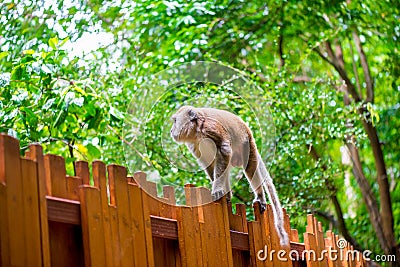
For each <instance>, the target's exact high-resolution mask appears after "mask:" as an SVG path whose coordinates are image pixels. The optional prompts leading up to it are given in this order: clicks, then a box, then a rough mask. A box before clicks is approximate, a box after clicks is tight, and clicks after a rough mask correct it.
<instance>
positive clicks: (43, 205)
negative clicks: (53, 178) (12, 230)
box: [28, 144, 51, 267]
mask: <svg viewBox="0 0 400 267" xmlns="http://www.w3.org/2000/svg"><path fill="white" fill-rule="evenodd" d="M28 158H29V159H32V160H34V161H36V164H37V178H38V183H37V184H38V200H39V213H40V230H41V238H40V239H41V245H42V263H43V266H44V267H49V266H50V263H51V262H50V240H49V222H48V220H47V200H46V195H47V194H48V188H50V180H47V179H46V175H45V168H44V158H43V149H42V147H41V146H40V145H35V144H34V145H30V146H29V153H28Z"/></svg>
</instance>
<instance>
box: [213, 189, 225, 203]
mask: <svg viewBox="0 0 400 267" xmlns="http://www.w3.org/2000/svg"><path fill="white" fill-rule="evenodd" d="M223 196H224V191H223V190H218V191H215V192H213V193H211V197H212V200H213V201H216V200H218V199H220V198H221V197H223Z"/></svg>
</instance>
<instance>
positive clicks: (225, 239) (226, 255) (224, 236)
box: [217, 196, 233, 267]
mask: <svg viewBox="0 0 400 267" xmlns="http://www.w3.org/2000/svg"><path fill="white" fill-rule="evenodd" d="M219 202H220V204H221V207H220V208H219V209H218V212H217V214H218V215H219V216H218V217H217V224H218V225H220V226H221V238H220V241H221V249H222V254H221V256H222V257H223V259H225V260H226V265H225V262H224V260H222V263H223V265H225V266H230V267H232V266H233V256H232V243H231V233H230V228H229V215H228V204H227V199H226V196H224V197H223V198H221V199H220V200H219ZM231 212H232V209H231ZM218 219H219V221H218Z"/></svg>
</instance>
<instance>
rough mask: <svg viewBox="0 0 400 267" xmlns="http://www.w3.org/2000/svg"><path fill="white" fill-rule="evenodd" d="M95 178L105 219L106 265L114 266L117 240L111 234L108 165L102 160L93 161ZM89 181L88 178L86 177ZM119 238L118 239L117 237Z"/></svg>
mask: <svg viewBox="0 0 400 267" xmlns="http://www.w3.org/2000/svg"><path fill="white" fill-rule="evenodd" d="M92 172H93V180H94V181H98V184H99V190H100V201H101V212H102V219H103V230H104V233H103V234H104V240H105V242H106V246H105V257H106V261H105V264H106V266H109V267H112V266H114V265H113V263H114V261H113V259H114V255H113V244H114V243H115V242H116V240H114V236H113V235H112V234H111V219H110V207H109V205H108V195H107V178H106V172H107V171H106V165H105V164H104V163H103V162H101V161H94V162H93V163H92ZM86 181H88V179H86ZM117 240H118V239H117Z"/></svg>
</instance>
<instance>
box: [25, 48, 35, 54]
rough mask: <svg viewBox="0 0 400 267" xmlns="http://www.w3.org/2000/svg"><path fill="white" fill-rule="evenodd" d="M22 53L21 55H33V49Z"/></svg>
mask: <svg viewBox="0 0 400 267" xmlns="http://www.w3.org/2000/svg"><path fill="white" fill-rule="evenodd" d="M22 53H23V54H24V55H33V54H34V53H35V50H33V49H28V50H24V51H22Z"/></svg>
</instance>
